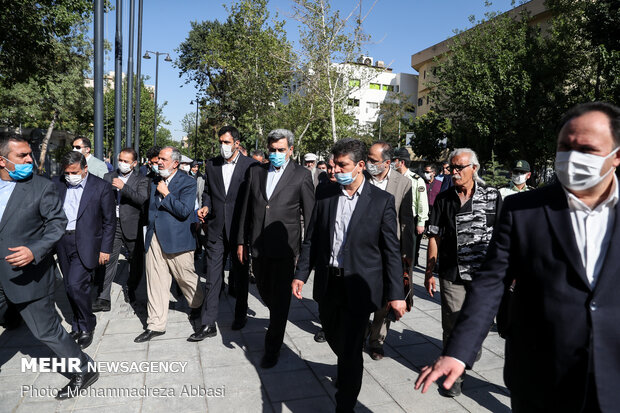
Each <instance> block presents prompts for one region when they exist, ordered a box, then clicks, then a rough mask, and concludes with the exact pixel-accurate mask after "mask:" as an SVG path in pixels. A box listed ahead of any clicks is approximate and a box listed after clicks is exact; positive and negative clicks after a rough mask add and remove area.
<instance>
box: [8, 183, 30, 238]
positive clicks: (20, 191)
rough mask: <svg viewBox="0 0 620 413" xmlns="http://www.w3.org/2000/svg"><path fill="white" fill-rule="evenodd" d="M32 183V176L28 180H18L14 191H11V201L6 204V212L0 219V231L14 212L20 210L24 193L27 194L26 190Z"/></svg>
mask: <svg viewBox="0 0 620 413" xmlns="http://www.w3.org/2000/svg"><path fill="white" fill-rule="evenodd" d="M31 183H32V178H31V179H28V180H26V181H20V182H16V184H15V188H13V192H12V193H11V197H10V198H9V202H8V203H7V204H6V208H5V209H4V214H2V221H0V232H2V229H3V228H4V226H5V225H6V223H7V222H9V221H10V220H11V218H12V216H13V213H15V212H17V211H19V205H20V204H21V202H22V199H23V197H24V195H25V194H26V190H27V189H28V185H30V184H31Z"/></svg>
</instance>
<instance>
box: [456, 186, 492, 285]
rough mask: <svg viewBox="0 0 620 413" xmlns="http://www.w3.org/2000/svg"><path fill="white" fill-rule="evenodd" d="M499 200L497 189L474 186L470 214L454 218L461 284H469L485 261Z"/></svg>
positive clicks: (466, 213) (462, 213) (459, 214)
mask: <svg viewBox="0 0 620 413" xmlns="http://www.w3.org/2000/svg"><path fill="white" fill-rule="evenodd" d="M498 196H500V195H499V192H498V191H497V189H495V188H491V187H484V186H481V185H479V184H477V183H476V185H475V188H474V195H473V197H472V199H471V210H470V211H467V212H459V213H457V214H456V218H455V219H456V251H457V253H456V254H457V262H458V269H459V275H460V277H461V279H462V280H471V279H472V278H471V276H472V274H474V273H475V272H476V271H477V270H478V268H480V265H481V264H482V261H483V260H484V257H485V255H486V252H487V246H488V245H489V242H490V241H491V235H492V234H493V225H494V224H495V214H496V212H497V211H496V205H497V197H498Z"/></svg>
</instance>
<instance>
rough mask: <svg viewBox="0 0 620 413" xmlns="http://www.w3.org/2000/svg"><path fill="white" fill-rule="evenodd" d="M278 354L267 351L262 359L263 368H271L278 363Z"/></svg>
mask: <svg viewBox="0 0 620 413" xmlns="http://www.w3.org/2000/svg"><path fill="white" fill-rule="evenodd" d="M278 357H279V355H278V354H267V353H265V355H264V356H263V358H262V359H261V361H260V366H261V368H263V369H270V368H272V367H274V366H275V365H276V364H278Z"/></svg>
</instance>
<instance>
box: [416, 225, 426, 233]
mask: <svg viewBox="0 0 620 413" xmlns="http://www.w3.org/2000/svg"><path fill="white" fill-rule="evenodd" d="M415 232H417V233H418V235H422V234H424V225H422V226H417V227H415Z"/></svg>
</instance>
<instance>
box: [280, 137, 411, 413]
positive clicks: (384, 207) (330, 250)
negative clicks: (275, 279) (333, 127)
mask: <svg viewBox="0 0 620 413" xmlns="http://www.w3.org/2000/svg"><path fill="white" fill-rule="evenodd" d="M332 154H333V155H334V164H335V168H334V170H335V176H336V180H337V182H338V184H327V185H325V186H323V187H322V188H320V189H319V190H318V191H317V195H316V204H315V206H314V210H313V212H312V217H311V219H310V223H309V225H308V232H307V233H306V236H305V239H304V242H303V244H302V249H301V255H300V257H299V261H298V262H297V270H296V272H295V278H294V280H293V282H292V290H293V294H294V295H295V297H297V298H299V299H301V298H302V296H301V290H302V287H303V285H304V283H305V282H306V281H307V280H308V277H309V276H310V271H312V270H313V269H314V270H315V272H314V289H313V293H312V295H313V298H314V299H315V300H316V301H317V302H318V304H319V318H320V319H321V325H322V326H323V330H324V331H325V338H326V339H327V342H328V343H329V346H330V347H331V348H332V350H333V351H334V353H336V355H337V356H338V391H337V392H336V411H338V412H353V408H354V406H355V403H356V400H357V396H358V394H359V392H360V389H361V386H362V373H363V370H364V365H363V363H364V362H363V358H362V347H363V343H364V338H365V331H366V327H367V325H368V319H369V317H370V313H372V312H375V311H377V310H378V309H380V308H386V309H387V310H388V311H392V312H393V315H394V317H395V318H396V319H399V318H400V317H402V315H403V314H404V313H405V309H406V303H405V300H404V298H405V297H404V287H403V271H402V269H403V267H402V263H401V254H400V244H399V241H398V235H397V231H396V228H397V221H396V207H395V202H394V196H392V195H391V194H389V193H387V192H386V191H383V190H381V189H379V188H378V187H376V186H374V185H371V184H369V183H368V182H367V181H366V179H365V178H364V174H363V171H364V167H365V166H366V159H367V150H366V145H364V143H363V142H361V141H359V140H357V139H342V140H340V141H338V142H337V143H336V144H335V145H334V147H333V149H332Z"/></svg>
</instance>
